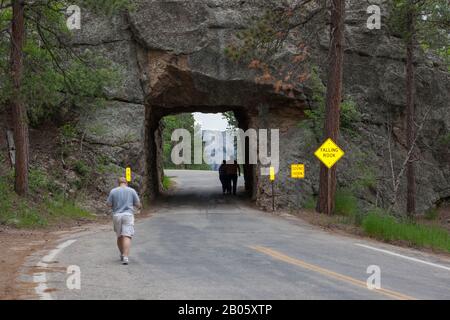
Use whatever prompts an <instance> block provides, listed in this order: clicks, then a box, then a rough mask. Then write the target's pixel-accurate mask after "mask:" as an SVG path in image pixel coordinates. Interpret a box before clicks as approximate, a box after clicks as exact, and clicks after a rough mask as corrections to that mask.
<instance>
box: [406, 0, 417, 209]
mask: <svg viewBox="0 0 450 320" xmlns="http://www.w3.org/2000/svg"><path fill="white" fill-rule="evenodd" d="M410 5H411V8H410V10H409V11H408V17H407V23H408V33H409V35H408V43H407V46H406V143H407V150H408V152H409V150H412V152H411V157H410V159H409V161H408V163H407V167H406V179H407V195H406V211H407V213H408V216H409V217H412V216H414V213H415V212H416V172H415V167H414V161H415V152H414V149H415V146H414V140H415V131H416V130H415V123H414V118H415V117H414V114H415V108H414V104H415V90H414V87H415V74H414V73H415V70H414V39H415V37H414V34H415V23H414V11H413V9H412V4H410Z"/></svg>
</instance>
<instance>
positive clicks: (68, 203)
mask: <svg viewBox="0 0 450 320" xmlns="http://www.w3.org/2000/svg"><path fill="white" fill-rule="evenodd" d="M45 206H46V210H47V212H48V214H49V215H50V217H49V219H50V220H51V219H55V218H56V219H58V220H61V219H67V218H70V219H81V218H85V219H92V218H93V215H92V214H91V213H90V212H88V211H86V210H84V209H82V208H80V207H78V206H77V205H76V202H75V201H74V200H70V199H65V198H64V197H62V196H57V197H55V198H54V199H51V200H50V199H48V200H47V201H46V202H45Z"/></svg>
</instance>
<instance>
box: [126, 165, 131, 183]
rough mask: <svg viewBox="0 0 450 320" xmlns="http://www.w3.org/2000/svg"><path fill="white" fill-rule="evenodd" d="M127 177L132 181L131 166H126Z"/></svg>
mask: <svg viewBox="0 0 450 320" xmlns="http://www.w3.org/2000/svg"><path fill="white" fill-rule="evenodd" d="M125 178H126V179H127V181H128V182H131V168H126V170H125Z"/></svg>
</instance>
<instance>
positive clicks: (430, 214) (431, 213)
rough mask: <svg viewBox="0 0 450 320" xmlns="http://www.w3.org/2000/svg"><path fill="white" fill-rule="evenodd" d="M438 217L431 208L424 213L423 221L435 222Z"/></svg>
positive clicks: (436, 211) (435, 210) (435, 211)
mask: <svg viewBox="0 0 450 320" xmlns="http://www.w3.org/2000/svg"><path fill="white" fill-rule="evenodd" d="M438 217H439V212H438V210H437V209H436V208H431V209H429V210H428V211H427V212H425V219H427V220H436V219H437V218H438Z"/></svg>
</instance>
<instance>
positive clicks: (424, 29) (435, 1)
mask: <svg viewBox="0 0 450 320" xmlns="http://www.w3.org/2000/svg"><path fill="white" fill-rule="evenodd" d="M390 11H391V12H390V18H389V21H388V25H389V28H390V29H391V30H392V31H393V32H394V33H395V34H397V35H398V36H400V37H401V38H402V39H404V40H405V42H408V41H409V40H410V39H411V38H413V39H415V40H416V41H417V42H418V44H419V45H420V46H421V47H422V49H424V50H425V51H432V52H434V53H436V54H438V55H440V56H441V57H442V58H443V60H444V62H445V63H447V65H448V66H450V46H449V44H450V38H449V36H448V30H449V28H450V2H449V1H448V0H427V1H416V0H392V1H391V2H390ZM409 13H410V14H412V16H413V23H414V27H415V28H414V29H415V32H414V33H413V34H411V32H410V31H409V30H410V28H409V26H408V14H409Z"/></svg>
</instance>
